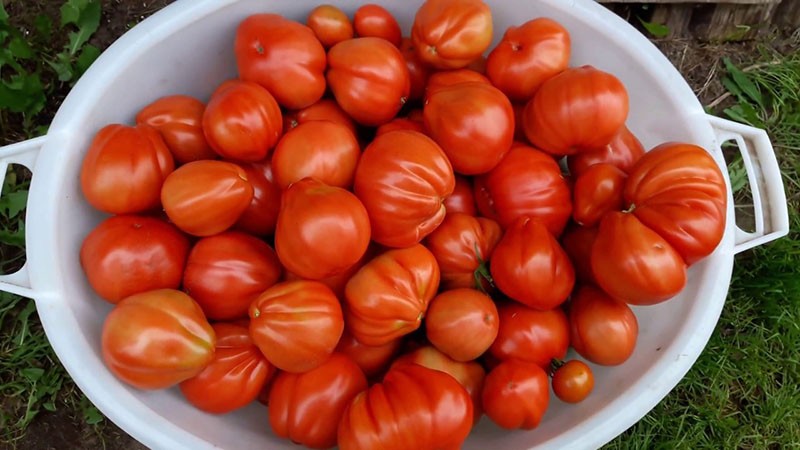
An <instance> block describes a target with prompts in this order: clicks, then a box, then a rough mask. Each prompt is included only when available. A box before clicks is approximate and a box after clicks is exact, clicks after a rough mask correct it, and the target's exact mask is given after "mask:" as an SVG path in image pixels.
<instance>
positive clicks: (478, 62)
mask: <svg viewBox="0 0 800 450" xmlns="http://www.w3.org/2000/svg"><path fill="white" fill-rule="evenodd" d="M465 69H469V70H474V71H475V72H478V73H479V74H481V75H486V57H485V56H483V55H481V56H479V57H477V58H476V59H473V60H472V62H470V63H469V64H467V66H466V67H465Z"/></svg>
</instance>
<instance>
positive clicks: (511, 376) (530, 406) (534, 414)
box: [482, 359, 550, 430]
mask: <svg viewBox="0 0 800 450" xmlns="http://www.w3.org/2000/svg"><path fill="white" fill-rule="evenodd" d="M548 384H549V383H548V380H547V373H546V372H545V371H544V370H543V369H542V368H541V367H539V366H538V365H536V364H533V363H529V362H525V361H519V360H514V359H511V360H508V361H503V362H501V363H500V365H498V366H497V367H495V368H494V369H492V371H491V372H489V374H488V375H486V380H485V381H484V385H483V395H482V402H483V409H484V412H485V413H486V415H487V416H488V417H489V418H490V419H492V421H493V422H494V423H496V424H497V425H499V426H501V427H502V428H505V429H508V430H514V429H522V430H532V429H534V428H536V427H537V426H539V423H540V422H541V420H542V417H543V416H544V413H545V411H547V406H548V405H549V403H550V391H549V387H548Z"/></svg>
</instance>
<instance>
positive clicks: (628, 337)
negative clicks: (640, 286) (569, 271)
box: [569, 286, 639, 366]
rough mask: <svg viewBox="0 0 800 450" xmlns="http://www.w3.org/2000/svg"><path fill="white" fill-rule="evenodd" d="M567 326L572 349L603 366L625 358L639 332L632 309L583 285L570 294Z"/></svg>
mask: <svg viewBox="0 0 800 450" xmlns="http://www.w3.org/2000/svg"><path fill="white" fill-rule="evenodd" d="M569 328H570V332H569V335H570V341H571V344H572V347H573V348H575V351H576V352H578V354H580V355H581V356H583V357H584V358H586V359H588V360H589V361H591V362H593V363H595V364H601V365H604V366H616V365H619V364H622V363H624V362H625V361H627V360H628V358H630V356H631V355H632V354H633V350H634V349H635V348H636V339H637V337H638V335H639V324H638V322H637V321H636V315H635V314H634V313H633V311H631V308H630V307H629V306H628V305H626V304H625V303H622V302H618V301H616V300H614V299H612V298H611V297H609V296H608V295H606V293H604V292H603V291H601V290H600V289H597V288H595V287H593V286H583V287H581V288H580V289H578V290H577V292H575V295H573V296H572V302H571V303H570V308H569Z"/></svg>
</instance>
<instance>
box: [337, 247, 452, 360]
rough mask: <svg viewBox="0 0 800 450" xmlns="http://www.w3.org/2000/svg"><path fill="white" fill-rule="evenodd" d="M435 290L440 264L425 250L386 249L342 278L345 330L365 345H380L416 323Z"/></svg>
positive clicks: (407, 330) (408, 330)
mask: <svg viewBox="0 0 800 450" xmlns="http://www.w3.org/2000/svg"><path fill="white" fill-rule="evenodd" d="M438 289H439V266H437V264H436V259H435V258H434V257H433V254H431V252H430V251H428V249H426V248H425V247H423V246H422V245H419V244H417V245H414V246H412V247H408V248H403V249H397V250H389V251H387V252H385V253H383V254H381V255H379V256H377V257H375V259H373V260H372V261H370V262H368V263H367V264H366V265H365V266H364V267H362V268H361V270H359V271H358V272H357V273H356V274H355V275H353V277H352V278H351V279H350V281H348V282H347V286H346V287H345V302H344V310H345V318H346V324H347V329H348V330H349V331H350V333H351V334H352V335H353V337H355V338H356V339H358V340H359V341H360V342H362V343H364V344H366V345H373V346H380V345H384V344H386V343H388V342H390V341H392V340H394V339H397V338H399V337H400V336H404V335H406V334H408V333H410V332H412V331H414V330H416V329H417V328H419V326H420V324H421V323H422V317H423V316H424V315H425V312H426V311H427V310H428V304H429V303H430V301H431V299H433V297H434V295H436V291H437V290H438Z"/></svg>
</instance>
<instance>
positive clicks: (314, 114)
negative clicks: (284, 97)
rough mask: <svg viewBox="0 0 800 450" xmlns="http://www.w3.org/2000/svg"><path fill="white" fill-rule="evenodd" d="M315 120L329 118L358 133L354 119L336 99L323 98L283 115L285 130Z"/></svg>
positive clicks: (354, 133) (355, 133)
mask: <svg viewBox="0 0 800 450" xmlns="http://www.w3.org/2000/svg"><path fill="white" fill-rule="evenodd" d="M315 120H328V121H330V122H336V123H339V124H342V125H344V126H346V127H347V129H348V130H350V132H352V133H353V135H356V136H357V135H358V132H357V131H356V124H355V123H354V122H353V119H352V118H351V117H350V116H348V115H347V113H346V112H344V110H343V109H342V107H341V106H339V104H338V103H336V101H335V100H332V99H329V98H323V99H322V100H320V101H318V102H317V103H314V104H313V105H311V106H308V107H306V108H303V109H301V110H298V111H289V112H287V113H286V114H284V116H283V131H284V133H286V132H288V131H289V130H291V129H292V128H295V127H297V126H298V125H300V124H303V123H306V122H311V121H315Z"/></svg>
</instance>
